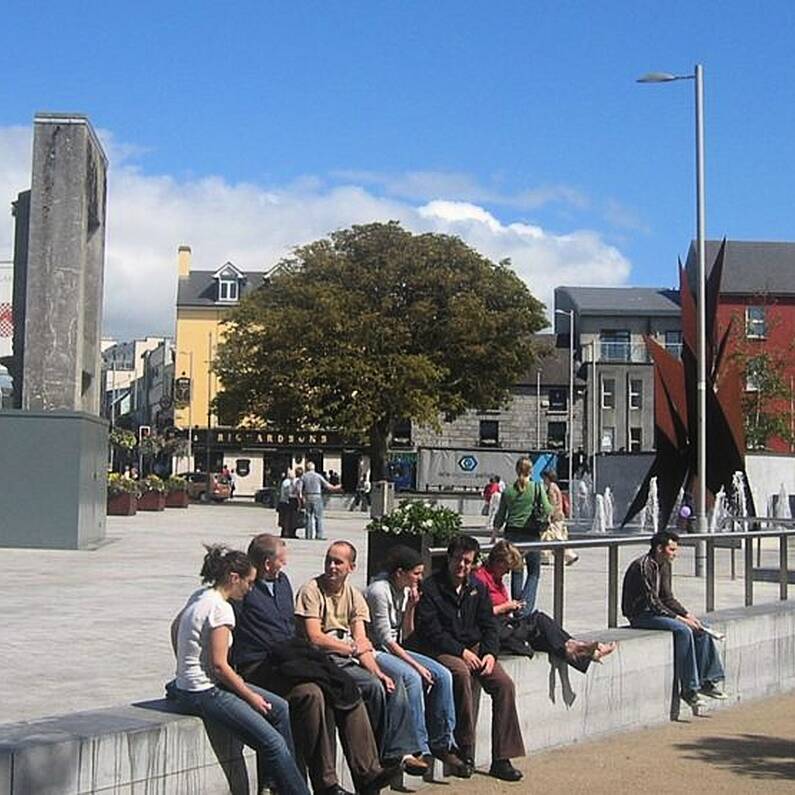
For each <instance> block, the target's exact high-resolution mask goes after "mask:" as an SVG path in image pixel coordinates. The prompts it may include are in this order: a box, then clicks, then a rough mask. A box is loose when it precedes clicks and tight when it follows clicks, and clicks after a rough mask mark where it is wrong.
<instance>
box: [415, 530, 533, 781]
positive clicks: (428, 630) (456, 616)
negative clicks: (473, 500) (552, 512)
mask: <svg viewBox="0 0 795 795" xmlns="http://www.w3.org/2000/svg"><path fill="white" fill-rule="evenodd" d="M479 550H480V545H479V544H478V542H477V540H476V539H474V538H472V536H465V535H462V536H457V537H456V538H455V539H453V541H452V542H451V543H450V546H449V547H448V548H447V566H446V567H445V568H444V569H443V570H442V571H440V572H437V573H436V574H434V575H433V576H431V577H429V578H428V579H427V580H425V581H424V582H423V586H422V596H421V598H420V601H419V603H418V605H417V608H416V616H415V632H416V642H417V645H418V646H419V648H420V650H421V651H423V652H424V653H425V654H428V655H430V656H431V657H435V658H436V659H437V660H438V661H439V662H440V663H442V665H444V666H445V667H447V668H449V669H450V671H451V672H452V674H453V693H454V696H455V705H456V728H455V739H456V743H457V745H458V747H459V749H460V750H461V755H462V757H464V758H466V760H467V762H468V763H469V764H470V765H474V755H475V720H476V718H477V710H476V707H475V704H476V701H475V695H476V693H477V692H478V688H480V687H481V686H482V687H483V689H484V690H485V691H486V692H487V693H488V694H489V695H490V696H491V698H492V704H493V713H492V720H491V755H492V762H491V769H490V771H489V773H490V774H491V775H492V776H495V777H496V778H499V779H502V780H503V781H519V779H521V778H522V774H521V772H520V771H519V770H517V769H516V768H515V767H514V766H513V765H512V764H511V758H512V757H517V756H524V755H525V749H524V742H523V740H522V731H521V729H520V727H519V717H518V715H517V714H516V689H515V687H514V683H513V680H512V679H511V678H510V676H508V674H507V673H505V671H504V670H503V668H502V666H500V664H499V663H498V662H497V651H498V648H499V635H498V628H497V622H496V620H495V618H494V613H493V611H492V606H491V600H490V599H489V595H488V592H487V591H486V588H485V586H484V585H483V584H482V583H480V582H479V581H478V580H477V579H476V578H474V577H472V576H470V575H471V571H472V564H473V563H474V560H475V556H476V555H477V553H478V552H479Z"/></svg>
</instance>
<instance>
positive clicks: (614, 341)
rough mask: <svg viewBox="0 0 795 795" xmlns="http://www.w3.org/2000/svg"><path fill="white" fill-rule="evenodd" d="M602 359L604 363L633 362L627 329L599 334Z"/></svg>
mask: <svg viewBox="0 0 795 795" xmlns="http://www.w3.org/2000/svg"><path fill="white" fill-rule="evenodd" d="M599 347H600V349H601V355H600V358H601V360H602V361H603V362H629V361H631V360H632V349H631V346H630V340H629V331H627V330H626V329H616V330H614V329H610V330H608V331H600V332H599Z"/></svg>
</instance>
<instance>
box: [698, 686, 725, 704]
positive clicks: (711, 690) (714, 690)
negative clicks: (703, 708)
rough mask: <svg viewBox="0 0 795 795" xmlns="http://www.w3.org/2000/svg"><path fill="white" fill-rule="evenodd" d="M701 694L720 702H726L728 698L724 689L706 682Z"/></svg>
mask: <svg viewBox="0 0 795 795" xmlns="http://www.w3.org/2000/svg"><path fill="white" fill-rule="evenodd" d="M700 693H701V695H703V696H709V697H710V698H714V699H717V700H718V701H725V700H726V699H727V698H728V696H727V695H726V693H725V692H724V691H723V688H722V687H721V686H720V685H719V684H717V683H715V682H705V683H704V684H703V686H702V687H701V690H700Z"/></svg>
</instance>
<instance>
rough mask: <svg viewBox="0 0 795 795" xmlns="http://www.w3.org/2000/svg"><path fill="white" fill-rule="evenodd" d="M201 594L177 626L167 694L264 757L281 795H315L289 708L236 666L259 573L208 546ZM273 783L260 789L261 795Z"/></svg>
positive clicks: (232, 553) (243, 559)
mask: <svg viewBox="0 0 795 795" xmlns="http://www.w3.org/2000/svg"><path fill="white" fill-rule="evenodd" d="M200 576H201V579H202V583H204V584H205V587H203V588H200V589H199V590H198V591H196V592H195V593H193V594H192V595H191V597H190V598H189V599H188V602H187V604H186V605H185V607H184V608H183V609H182V610H181V612H180V613H179V615H177V617H176V618H175V619H174V622H173V623H172V625H171V644H172V646H173V647H174V654H175V655H176V658H177V677H176V679H174V680H173V681H171V682H169V683H168V684H167V685H166V694H167V695H168V697H169V698H170V699H173V700H174V701H176V702H177V703H178V704H179V706H180V707H181V708H182V709H183V710H184V711H185V712H187V713H188V714H191V715H198V716H199V717H200V718H203V719H205V720H209V721H212V722H215V723H219V724H221V725H223V726H225V727H226V728H227V729H229V731H231V732H232V734H234V735H235V736H237V737H238V738H239V739H240V740H242V741H243V742H244V743H246V744H247V745H250V746H251V747H252V748H254V749H255V750H256V751H257V754H258V756H259V759H260V762H261V765H262V769H263V771H264V772H265V774H266V775H267V776H268V778H269V779H272V781H273V784H274V785H275V789H276V790H277V791H278V792H279V795H309V789H308V788H307V786H306V783H305V781H304V779H303V777H302V776H301V773H300V772H299V771H298V768H297V767H296V764H295V760H294V751H293V737H292V734H291V732H290V715H289V711H288V707H287V702H286V701H285V700H284V699H282V698H280V697H279V696H277V695H275V694H274V693H270V692H268V691H267V690H262V689H261V688H258V687H255V686H253V685H249V684H246V682H244V681H243V679H242V678H241V677H240V676H238V674H237V673H235V671H234V669H232V667H231V666H230V665H229V662H228V655H229V647H230V646H231V645H232V629H233V628H234V626H235V614H234V611H233V610H232V606H231V605H230V604H229V600H234V601H241V600H242V599H243V597H244V596H245V595H246V594H247V593H248V592H249V590H250V589H251V586H252V585H253V583H254V580H255V579H256V576H257V572H256V569H255V568H254V566H253V565H252V563H251V560H250V559H249V557H248V556H247V555H246V554H245V553H243V552H239V551H237V550H232V549H229V548H228V547H224V546H220V545H216V546H209V547H207V554H206V555H205V556H204V563H203V565H202V569H201V572H200ZM265 785H266V782H262V781H261V782H260V789H262V788H263V787H264V786H265Z"/></svg>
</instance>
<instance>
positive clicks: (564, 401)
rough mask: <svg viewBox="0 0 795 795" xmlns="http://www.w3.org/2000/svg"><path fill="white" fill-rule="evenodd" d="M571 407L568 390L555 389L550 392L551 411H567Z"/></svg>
mask: <svg viewBox="0 0 795 795" xmlns="http://www.w3.org/2000/svg"><path fill="white" fill-rule="evenodd" d="M568 405H569V393H568V390H566V389H561V388H560V387H555V388H553V389H550V390H549V410H550V411H566V409H567V408H568Z"/></svg>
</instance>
